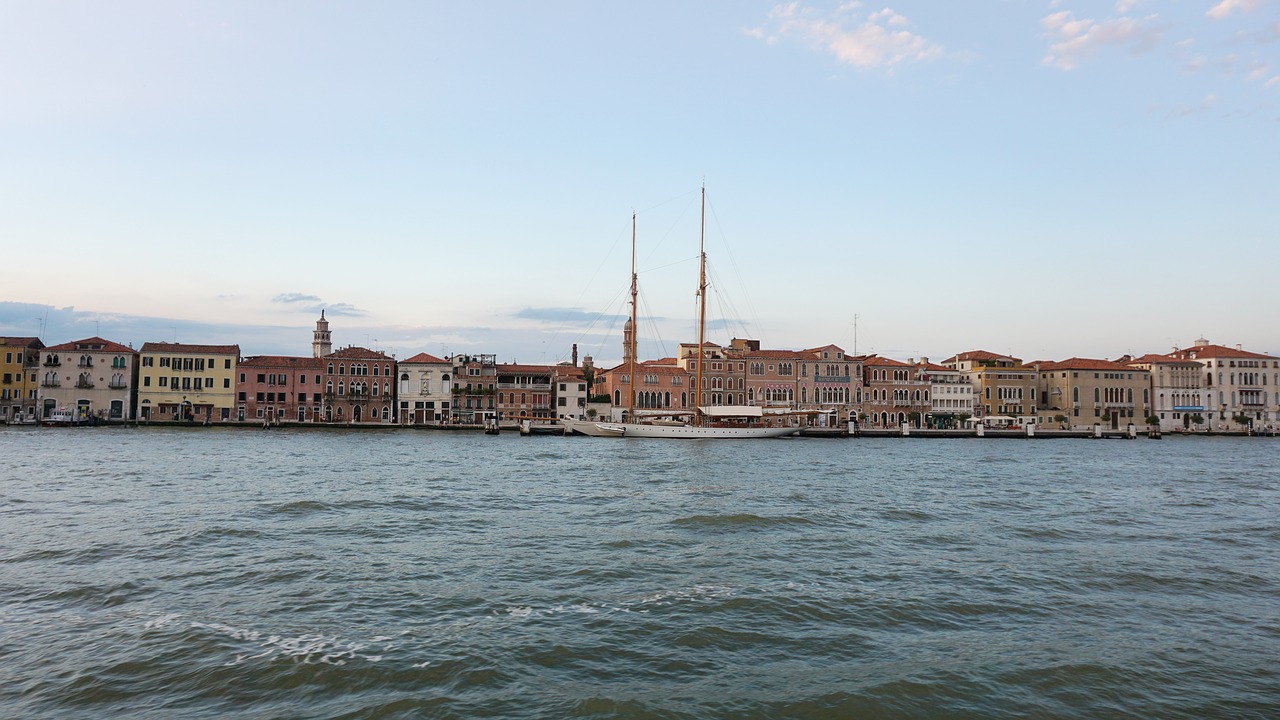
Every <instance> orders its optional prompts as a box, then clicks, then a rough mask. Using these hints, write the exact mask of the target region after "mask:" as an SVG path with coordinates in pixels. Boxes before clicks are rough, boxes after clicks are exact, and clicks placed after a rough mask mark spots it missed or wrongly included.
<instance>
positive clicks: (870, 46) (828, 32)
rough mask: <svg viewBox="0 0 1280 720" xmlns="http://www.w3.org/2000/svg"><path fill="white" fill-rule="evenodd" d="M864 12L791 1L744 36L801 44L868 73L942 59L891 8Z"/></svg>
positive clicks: (855, 6) (858, 5)
mask: <svg viewBox="0 0 1280 720" xmlns="http://www.w3.org/2000/svg"><path fill="white" fill-rule="evenodd" d="M861 10H862V3H859V2H851V3H846V4H844V5H841V6H840V7H839V8H837V9H836V10H835V11H834V12H831V13H825V14H824V13H822V12H820V11H818V10H815V9H813V8H811V7H808V6H806V5H802V4H801V3H799V2H791V3H786V4H784V5H777V6H775V7H774V8H773V10H771V11H770V12H769V18H768V21H767V22H766V23H765V25H763V26H761V27H758V28H751V29H747V30H744V31H743V32H744V33H745V34H746V35H747V36H748V37H753V38H756V39H758V40H763V41H764V42H766V43H768V44H770V45H772V44H775V43H778V42H779V41H780V40H782V39H796V40H799V41H801V42H804V43H806V44H808V45H809V46H811V47H813V48H815V49H817V50H819V51H821V52H826V53H830V54H831V55H834V56H835V57H836V59H837V60H838V61H840V62H842V63H844V64H846V65H853V66H854V67H859V68H864V69H874V68H888V69H891V68H893V67H894V66H896V65H899V64H901V63H904V62H913V61H925V60H933V59H935V58H937V57H940V56H941V55H942V46H940V45H938V44H937V43H934V42H931V41H930V40H927V39H926V38H924V37H922V36H920V35H917V34H915V33H913V32H911V31H910V30H908V29H907V28H908V27H909V26H910V23H909V22H908V21H907V19H906V18H905V17H903V16H902V15H899V14H898V13H896V12H894V11H893V10H892V9H890V8H884V9H882V10H878V11H875V12H871V13H867V14H864V13H863V12H861Z"/></svg>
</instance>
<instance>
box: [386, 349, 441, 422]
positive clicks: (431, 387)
mask: <svg viewBox="0 0 1280 720" xmlns="http://www.w3.org/2000/svg"><path fill="white" fill-rule="evenodd" d="M396 367H397V372H399V374H400V389H399V391H398V392H397V396H396V397H397V399H398V400H399V403H400V422H401V423H402V424H404V425H441V424H445V423H448V422H449V417H450V412H449V407H450V403H451V402H452V401H453V392H452V387H453V380H452V378H453V362H452V361H450V360H446V359H444V358H438V357H436V356H434V355H428V354H427V353H418V354H417V355H414V356H413V357H411V358H409V359H407V360H401V361H400V362H399V363H398V364H397V366H396Z"/></svg>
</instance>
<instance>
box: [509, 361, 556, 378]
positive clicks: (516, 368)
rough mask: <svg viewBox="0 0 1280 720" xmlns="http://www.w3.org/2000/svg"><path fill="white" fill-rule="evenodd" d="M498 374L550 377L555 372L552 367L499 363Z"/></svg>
mask: <svg viewBox="0 0 1280 720" xmlns="http://www.w3.org/2000/svg"><path fill="white" fill-rule="evenodd" d="M496 367H497V371H498V372H499V373H529V374H531V375H533V374H536V375H551V374H553V373H554V372H555V366H553V365H520V364H517V363H499V364H498V365H497V366H496Z"/></svg>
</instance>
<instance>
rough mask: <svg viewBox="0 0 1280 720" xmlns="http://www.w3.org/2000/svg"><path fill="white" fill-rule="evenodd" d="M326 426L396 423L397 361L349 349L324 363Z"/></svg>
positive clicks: (323, 408)
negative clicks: (331, 424) (334, 424)
mask: <svg viewBox="0 0 1280 720" xmlns="http://www.w3.org/2000/svg"><path fill="white" fill-rule="evenodd" d="M320 360H321V364H322V366H323V368H324V370H323V372H322V376H321V379H322V380H323V381H324V389H323V390H321V396H322V398H323V401H324V402H323V403H322V405H321V407H320V414H321V417H322V418H323V422H329V423H348V424H371V423H395V422H396V419H397V417H396V413H394V412H392V409H393V408H395V407H396V403H395V390H396V385H397V381H396V361H395V358H393V357H391V356H390V355H386V354H384V353H381V352H378V351H376V350H370V349H368V348H363V347H355V346H351V347H345V348H342V349H341V350H337V351H335V352H332V353H329V354H328V355H325V356H324V357H323V358H321V359H320Z"/></svg>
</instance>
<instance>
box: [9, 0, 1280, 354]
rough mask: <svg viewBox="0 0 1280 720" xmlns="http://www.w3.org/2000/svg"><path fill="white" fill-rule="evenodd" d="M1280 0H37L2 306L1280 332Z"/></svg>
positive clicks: (66, 326) (907, 348)
mask: <svg viewBox="0 0 1280 720" xmlns="http://www.w3.org/2000/svg"><path fill="white" fill-rule="evenodd" d="M1277 168H1280V0H1164V1H1161V0H1110V1H1103V0H1052V1H1051V0H985V1H983V0H979V1H978V2H965V3H958V2H942V1H940V0H935V1H933V2H924V1H922V0H915V1H913V0H880V1H879V2H875V3H862V2H817V1H813V2H792V3H777V2H750V1H747V0H707V1H705V2H696V3H689V2H660V1H655V2H646V3H600V2H589V1H586V0H584V1H582V2H557V1H554V0H547V1H543V2H534V3H529V2H503V1H501V0H498V1H495V2H485V3H442V2H429V1H428V2H391V1H385V2H373V3H360V4H356V3H334V2H318V1H315V0H309V1H307V2H271V3H261V2H185V1H182V0H165V1H159V0H157V1H155V2H132V1H129V0H122V1H121V2H113V3H99V2H66V1H59V0H49V1H48V2H39V3H33V2H19V1H16V0H0V254H2V255H3V263H4V264H3V267H4V269H5V271H6V272H5V273H4V278H5V282H4V283H3V290H0V334H4V335H24V336H25V335H40V336H41V338H42V339H43V340H44V341H45V342H46V343H48V344H54V343H60V342H67V341H70V340H74V339H79V338H83V337H88V336H92V335H101V336H103V337H106V338H108V339H111V340H115V341H118V342H124V343H132V344H134V346H135V347H140V346H141V344H142V343H143V342H149V341H162V340H163V341H178V342H188V343H202V344H204V343H210V344H212V343H219V344H220V343H238V344H240V346H241V353H242V354H243V355H246V356H248V355H257V354H294V355H307V354H309V353H310V342H311V331H312V330H313V328H314V322H315V320H316V318H317V317H318V315H319V312H320V310H321V309H322V308H323V309H324V310H325V314H326V317H327V318H328V319H329V320H330V322H331V330H332V332H333V338H334V343H335V346H346V345H360V346H366V347H372V348H375V349H379V350H382V351H385V352H391V353H394V354H395V355H396V356H398V357H400V358H405V357H408V356H410V355H413V354H416V353H418V352H428V353H431V354H433V355H441V356H443V355H447V354H453V353H493V354H495V355H497V356H498V359H499V360H500V361H503V362H510V361H518V362H523V363H541V362H560V361H565V360H568V359H569V356H570V351H571V347H572V346H573V345H574V344H577V345H578V347H579V353H580V355H592V356H594V357H595V358H596V361H597V363H599V364H609V363H610V362H613V361H616V360H617V359H618V358H620V356H621V327H622V322H623V319H624V318H625V317H626V315H627V314H628V312H629V308H628V307H627V290H628V285H629V279H630V262H631V255H630V241H631V237H632V215H633V213H634V215H635V236H636V248H637V249H636V256H637V272H638V276H639V281H638V282H639V286H640V293H641V297H640V302H639V315H640V321H639V323H638V325H639V328H640V351H639V354H640V356H641V357H642V358H650V357H662V356H670V355H672V354H674V353H675V351H676V346H677V345H678V344H679V343H680V342H688V341H696V339H697V328H696V316H697V304H696V298H695V289H696V284H697V272H698V267H697V256H698V243H699V237H700V233H701V232H702V227H703V225H702V223H701V221H700V189H701V188H702V187H703V186H704V185H705V188H706V198H707V201H706V208H707V209H706V222H705V234H706V248H707V255H708V266H709V273H710V278H711V283H712V288H711V291H710V292H709V294H708V317H709V320H710V322H709V329H708V336H707V337H708V339H709V340H711V341H716V342H727V341H728V340H729V339H730V338H731V337H750V338H755V339H759V340H761V341H762V343H763V344H764V345H765V346H766V347H770V348H779V349H795V348H805V347H816V346H821V345H826V344H828V343H835V344H837V345H840V346H841V347H843V348H845V349H846V350H848V351H849V352H857V353H871V352H875V353H879V354H881V355H886V356H890V357H896V358H899V359H906V358H909V357H910V358H918V357H923V356H927V357H929V358H930V359H934V360H940V359H943V358H945V357H948V356H950V355H953V354H955V353H958V352H963V351H965V350H971V349H979V348H981V349H986V350H991V351H994V352H1001V353H1009V354H1013V355H1015V356H1018V357H1022V358H1024V359H1026V360H1033V359H1064V358H1067V357H1072V356H1079V357H1094V358H1114V357H1117V356H1119V355H1121V354H1124V353H1132V354H1143V353H1148V352H1165V351H1168V350H1169V349H1171V348H1172V347H1174V346H1185V345H1189V344H1191V343H1192V342H1193V341H1194V340H1195V339H1196V338H1199V337H1202V336H1203V337H1205V338H1208V339H1209V340H1211V341H1212V342H1215V343H1221V344H1228V345H1235V344H1237V343H1239V344H1242V345H1243V346H1244V347H1245V348H1246V349H1250V350H1254V351H1258V352H1267V353H1273V354H1280V322H1277V321H1276V320H1275V303H1276V289H1277V280H1278V278H1280V273H1278V270H1280V217H1278V216H1280V183H1278V182H1277Z"/></svg>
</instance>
